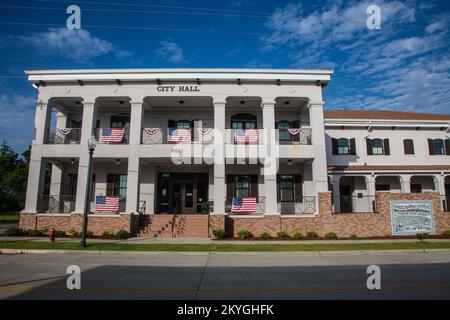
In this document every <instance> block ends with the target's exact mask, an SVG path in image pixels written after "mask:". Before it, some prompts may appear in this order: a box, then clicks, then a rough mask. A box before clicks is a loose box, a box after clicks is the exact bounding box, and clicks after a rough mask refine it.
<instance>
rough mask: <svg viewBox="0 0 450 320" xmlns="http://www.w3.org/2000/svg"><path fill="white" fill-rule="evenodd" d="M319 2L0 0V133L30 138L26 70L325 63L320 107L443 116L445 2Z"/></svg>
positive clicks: (448, 67) (449, 19) (449, 77)
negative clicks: (374, 26)
mask: <svg viewBox="0 0 450 320" xmlns="http://www.w3.org/2000/svg"><path fill="white" fill-rule="evenodd" d="M318 2H319V1H301V2H299V1H268V0H266V1H263V0H234V1H233V0H230V1H181V0H179V1H175V0H172V1H156V0H155V1H153V0H149V1H143V0H130V1H129V2H124V1H119V0H98V1H87V0H86V1H65V0H32V1H31V0H15V1H7V0H0V27H1V29H0V54H1V59H0V112H1V114H2V117H1V118H0V138H2V139H7V140H8V141H9V143H10V144H11V145H12V146H13V147H14V148H16V150H17V151H22V150H24V149H26V147H27V145H28V144H29V143H31V136H32V132H33V126H34V125H33V122H34V111H35V107H34V100H35V97H36V90H35V89H33V88H32V87H31V85H30V84H29V83H28V82H27V81H26V78H25V77H24V73H23V71H24V70H25V69H30V68H133V67H140V68H144V67H145V68H156V67H158V68H159V67H168V68H172V67H173V68H175V67H191V68H195V67H225V68H226V67H250V68H304V69H308V68H332V69H334V71H335V74H334V76H333V79H332V81H331V82H330V84H329V85H328V86H327V87H326V89H325V103H326V108H333V109H336V108H338V109H349V108H353V109H355V108H356V109H358V108H364V109H394V110H404V111H426V112H435V113H450V104H449V101H450V50H449V43H450V41H449V40H450V39H449V38H450V37H449V25H450V7H449V6H448V1H447V0H442V1H415V0H411V1H339V0H330V1H321V2H320V4H319V3H318ZM70 4H77V5H78V6H79V7H80V8H81V28H82V29H81V30H76V31H73V30H72V31H69V30H68V29H67V28H65V25H66V19H67V17H68V15H67V14H66V8H67V6H68V5H70ZM371 4H376V5H378V6H379V7H380V9H381V29H379V30H369V29H368V28H367V26H366V20H367V18H368V16H369V15H368V14H367V12H366V10H367V7H368V6H369V5H371Z"/></svg>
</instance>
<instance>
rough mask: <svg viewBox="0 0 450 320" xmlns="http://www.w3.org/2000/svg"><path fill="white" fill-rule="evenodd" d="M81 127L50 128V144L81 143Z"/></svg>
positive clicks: (48, 141)
mask: <svg viewBox="0 0 450 320" xmlns="http://www.w3.org/2000/svg"><path fill="white" fill-rule="evenodd" d="M80 137H81V129H79V128H50V129H48V136H47V143H48V144H79V143H80Z"/></svg>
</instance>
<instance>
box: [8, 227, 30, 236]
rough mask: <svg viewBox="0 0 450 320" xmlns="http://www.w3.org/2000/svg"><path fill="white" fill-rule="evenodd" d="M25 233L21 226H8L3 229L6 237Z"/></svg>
mask: <svg viewBox="0 0 450 320" xmlns="http://www.w3.org/2000/svg"><path fill="white" fill-rule="evenodd" d="M26 233H27V232H26V231H25V230H23V229H22V228H10V229H7V230H6V231H5V236H7V237H14V236H22V235H24V234H26Z"/></svg>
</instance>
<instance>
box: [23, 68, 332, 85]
mask: <svg viewBox="0 0 450 320" xmlns="http://www.w3.org/2000/svg"><path fill="white" fill-rule="evenodd" d="M25 74H26V75H27V76H28V80H29V81H31V82H33V83H36V84H38V83H40V82H41V83H42V82H43V83H67V82H75V83H76V82H78V81H82V82H117V81H120V82H155V83H163V82H166V83H167V82H198V81H201V82H234V83H236V82H239V83H243V82H274V83H280V82H311V83H316V84H324V85H326V84H327V83H328V81H330V79H331V76H332V74H333V71H332V70H328V69H324V70H295V69H64V70H51V69H39V70H26V71H25Z"/></svg>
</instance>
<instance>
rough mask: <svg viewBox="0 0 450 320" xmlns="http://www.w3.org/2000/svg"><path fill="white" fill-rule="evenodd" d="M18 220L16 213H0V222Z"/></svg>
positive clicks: (14, 221)
mask: <svg viewBox="0 0 450 320" xmlns="http://www.w3.org/2000/svg"><path fill="white" fill-rule="evenodd" d="M16 222H19V214H18V213H8V214H4V213H1V214H0V223H16Z"/></svg>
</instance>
